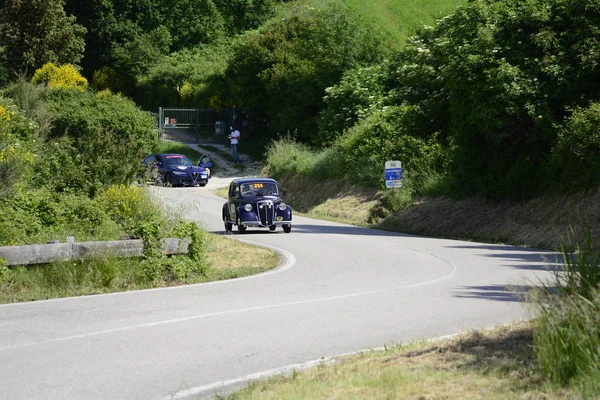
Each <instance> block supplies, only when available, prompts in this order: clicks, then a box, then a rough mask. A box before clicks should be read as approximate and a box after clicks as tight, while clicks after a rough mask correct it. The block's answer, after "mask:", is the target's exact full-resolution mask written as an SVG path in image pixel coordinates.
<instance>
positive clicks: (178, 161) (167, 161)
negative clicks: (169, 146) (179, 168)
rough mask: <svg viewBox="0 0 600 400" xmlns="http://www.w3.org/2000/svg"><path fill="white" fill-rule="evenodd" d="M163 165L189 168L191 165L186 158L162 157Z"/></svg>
mask: <svg viewBox="0 0 600 400" xmlns="http://www.w3.org/2000/svg"><path fill="white" fill-rule="evenodd" d="M162 161H163V165H165V166H166V165H183V166H186V167H189V166H190V165H192V162H191V161H190V160H189V158H187V157H186V156H176V155H173V156H164V157H163V160H162Z"/></svg>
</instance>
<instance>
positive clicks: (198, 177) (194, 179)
mask: <svg viewBox="0 0 600 400" xmlns="http://www.w3.org/2000/svg"><path fill="white" fill-rule="evenodd" d="M191 177H192V182H201V181H202V180H203V179H202V175H200V174H198V173H193V174H191Z"/></svg>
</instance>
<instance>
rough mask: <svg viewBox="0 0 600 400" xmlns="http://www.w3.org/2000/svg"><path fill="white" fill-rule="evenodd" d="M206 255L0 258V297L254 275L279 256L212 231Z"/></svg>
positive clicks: (25, 298) (113, 289) (46, 295)
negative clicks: (152, 261)
mask: <svg viewBox="0 0 600 400" xmlns="http://www.w3.org/2000/svg"><path fill="white" fill-rule="evenodd" d="M205 256H206V261H205V263H204V264H203V266H202V268H190V262H191V261H190V259H189V258H188V257H185V256H172V257H169V258H168V261H167V263H166V264H164V265H162V266H159V265H148V264H145V263H144V261H143V259H141V258H138V257H136V258H97V259H91V260H83V261H79V260H74V261H69V262H61V263H53V264H47V265H32V266H18V267H6V266H3V265H1V264H0V303H13V302H23V301H33V300H44V299H52V298H59V297H69V296H83V295H93V294H100V293H114V292H123V291H129V290H141V289H149V288H156V287H167V286H177V285H183V284H193V283H203V282H211V281H217V280H223V279H231V278H238V277H242V276H247V275H254V274H257V273H260V272H263V271H267V270H270V269H272V268H274V267H276V266H277V265H278V264H279V262H280V257H279V255H278V254H276V253H274V252H273V251H271V250H268V249H265V248H261V247H258V248H257V247H254V246H250V245H248V244H245V243H241V242H237V241H234V240H230V239H228V238H225V237H222V236H217V235H208V236H207V239H206V249H205ZM182 271H184V272H185V275H184V276H182V275H181V272H182ZM149 273H150V275H151V276H149Z"/></svg>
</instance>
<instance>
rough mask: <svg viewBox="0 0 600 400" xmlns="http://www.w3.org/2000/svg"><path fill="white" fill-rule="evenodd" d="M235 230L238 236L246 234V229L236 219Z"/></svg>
mask: <svg viewBox="0 0 600 400" xmlns="http://www.w3.org/2000/svg"><path fill="white" fill-rule="evenodd" d="M236 225H237V230H238V233H239V234H242V233H245V232H246V227H245V226H244V225H242V221H240V219H239V218H238V219H237V224H236Z"/></svg>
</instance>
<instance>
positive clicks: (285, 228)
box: [283, 224, 292, 233]
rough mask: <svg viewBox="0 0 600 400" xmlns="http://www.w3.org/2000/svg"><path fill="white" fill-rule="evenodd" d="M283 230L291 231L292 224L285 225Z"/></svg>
mask: <svg viewBox="0 0 600 400" xmlns="http://www.w3.org/2000/svg"><path fill="white" fill-rule="evenodd" d="M283 231H284V232H285V233H290V232H291V231H292V224H287V225H283Z"/></svg>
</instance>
